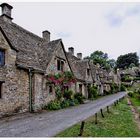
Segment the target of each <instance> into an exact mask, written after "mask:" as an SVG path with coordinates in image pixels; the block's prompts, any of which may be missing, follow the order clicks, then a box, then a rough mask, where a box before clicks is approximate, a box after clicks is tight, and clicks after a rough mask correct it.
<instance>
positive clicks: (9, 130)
mask: <svg viewBox="0 0 140 140" xmlns="http://www.w3.org/2000/svg"><path fill="white" fill-rule="evenodd" d="M125 95H126V94H125V92H120V93H117V94H113V95H109V96H105V97H102V98H100V99H98V100H96V101H92V102H89V103H87V104H82V105H79V106H76V107H71V108H68V109H63V110H59V111H51V112H43V113H41V114H32V115H29V116H28V117H21V118H20V117H19V118H18V119H12V117H11V118H10V119H8V120H1V121H0V137H51V136H54V135H56V134H57V133H59V132H60V131H62V130H64V129H66V128H68V127H70V126H72V125H74V124H76V123H78V122H80V121H82V120H84V119H87V118H88V117H90V116H92V115H94V114H95V113H96V112H98V111H100V109H101V108H102V109H103V108H105V107H106V106H109V105H111V104H113V103H114V101H115V100H118V99H120V98H122V97H123V96H125Z"/></svg>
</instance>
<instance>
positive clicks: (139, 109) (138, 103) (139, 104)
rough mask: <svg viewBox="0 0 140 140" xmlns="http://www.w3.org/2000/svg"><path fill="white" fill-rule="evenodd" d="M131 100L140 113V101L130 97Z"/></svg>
mask: <svg viewBox="0 0 140 140" xmlns="http://www.w3.org/2000/svg"><path fill="white" fill-rule="evenodd" d="M130 100H131V102H132V104H133V106H134V107H136V109H137V111H138V112H139V113H140V100H139V99H138V98H135V97H130Z"/></svg>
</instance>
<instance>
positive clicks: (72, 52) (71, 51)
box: [68, 47, 74, 55]
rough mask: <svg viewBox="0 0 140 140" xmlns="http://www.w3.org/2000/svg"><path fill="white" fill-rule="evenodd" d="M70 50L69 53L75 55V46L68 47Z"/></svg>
mask: <svg viewBox="0 0 140 140" xmlns="http://www.w3.org/2000/svg"><path fill="white" fill-rule="evenodd" d="M68 51H69V53H71V54H72V55H74V48H73V47H70V48H68Z"/></svg>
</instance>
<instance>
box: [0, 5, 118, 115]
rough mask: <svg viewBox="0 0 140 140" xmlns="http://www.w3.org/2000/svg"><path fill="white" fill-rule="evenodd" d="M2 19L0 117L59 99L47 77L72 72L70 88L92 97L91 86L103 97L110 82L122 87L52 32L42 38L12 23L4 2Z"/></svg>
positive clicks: (9, 8)
mask: <svg viewBox="0 0 140 140" xmlns="http://www.w3.org/2000/svg"><path fill="white" fill-rule="evenodd" d="M0 6H1V8H2V15H1V16H0V115H4V114H7V113H12V112H15V111H17V110H19V111H20V112H26V111H28V110H30V111H32V110H33V109H34V110H36V109H37V108H40V107H41V106H42V105H44V104H47V103H48V102H49V101H51V100H53V99H55V90H54V88H53V85H50V84H49V85H47V84H46V83H47V79H46V76H47V75H48V74H56V73H60V72H62V71H71V72H72V73H73V74H74V76H75V77H76V79H77V82H76V83H73V84H72V85H71V86H70V87H69V89H71V90H73V91H74V92H82V94H83V95H84V96H85V97H86V98H88V87H89V86H91V85H93V84H96V85H98V88H99V90H100V94H103V91H104V90H109V88H110V86H109V82H110V81H109V80H111V81H113V80H114V79H115V82H116V83H117V84H119V82H118V81H117V80H118V78H117V75H115V76H114V73H113V74H111V73H110V75H109V74H108V73H107V72H106V71H105V70H102V69H100V68H99V67H97V66H95V65H93V63H92V62H89V61H88V60H82V54H81V53H78V54H77V57H76V56H74V48H72V47H71V48H69V52H66V51H65V48H64V45H63V42H62V40H61V39H58V40H53V41H50V33H49V32H48V31H44V32H43V33H42V34H43V37H39V36H37V35H35V34H33V33H31V32H29V31H27V30H26V29H23V28H22V27H20V26H19V25H17V24H15V23H13V22H12V19H13V18H12V17H11V10H12V8H13V7H12V6H10V5H9V4H6V3H3V4H1V5H0Z"/></svg>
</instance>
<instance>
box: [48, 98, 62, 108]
mask: <svg viewBox="0 0 140 140" xmlns="http://www.w3.org/2000/svg"><path fill="white" fill-rule="evenodd" d="M47 109H49V110H58V109H61V105H60V101H58V100H54V101H51V102H50V103H49V104H48V105H47Z"/></svg>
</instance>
